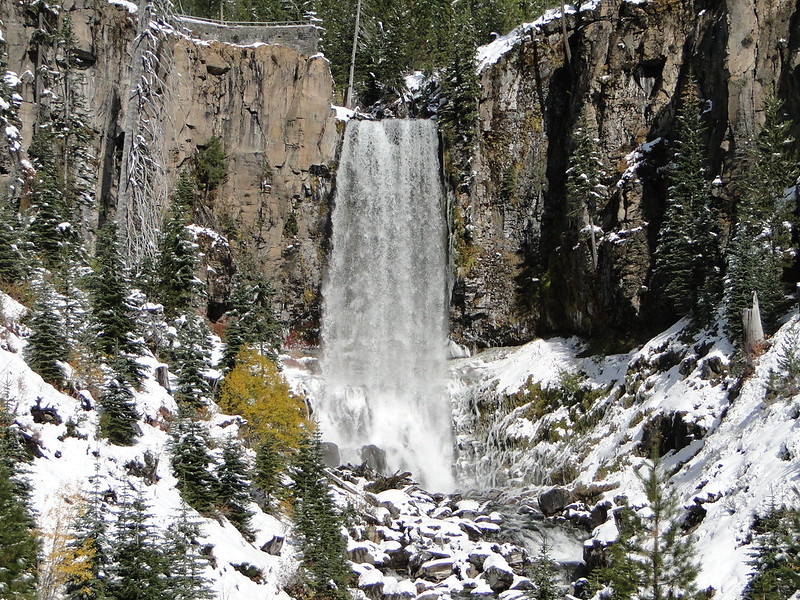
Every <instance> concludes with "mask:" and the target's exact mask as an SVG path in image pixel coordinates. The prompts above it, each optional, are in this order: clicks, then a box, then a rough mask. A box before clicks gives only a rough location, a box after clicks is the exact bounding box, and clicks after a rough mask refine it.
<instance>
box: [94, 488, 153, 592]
mask: <svg viewBox="0 0 800 600" xmlns="http://www.w3.org/2000/svg"><path fill="white" fill-rule="evenodd" d="M118 507H119V512H118V513H117V519H116V522H115V527H114V532H115V536H114V543H113V545H112V548H111V564H110V565H109V573H108V579H107V590H108V591H107V594H108V597H109V598H113V599H114V600H161V599H162V598H163V597H164V595H163V593H164V591H165V589H166V587H167V585H166V559H165V556H164V554H163V553H162V551H161V550H160V546H161V539H160V536H159V535H157V533H156V531H155V529H154V528H153V526H152V525H151V524H150V519H151V515H150V514H149V512H148V507H147V505H146V503H145V501H144V499H143V497H142V496H141V494H139V495H137V497H131V496H130V493H129V492H123V494H121V497H120V501H119V504H118Z"/></svg>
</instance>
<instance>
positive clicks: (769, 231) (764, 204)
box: [725, 90, 800, 337]
mask: <svg viewBox="0 0 800 600" xmlns="http://www.w3.org/2000/svg"><path fill="white" fill-rule="evenodd" d="M764 116H765V122H764V126H763V127H762V128H761V131H760V132H759V133H758V135H757V136H756V138H755V140H753V141H752V142H751V144H750V146H749V148H748V151H747V163H746V164H745V165H744V169H743V171H744V179H743V181H742V194H741V197H740V199H739V203H738V205H737V208H736V220H737V222H736V224H735V226H734V233H733V236H732V239H731V243H730V245H729V247H728V250H727V255H726V258H727V262H728V272H727V276H726V279H725V299H726V316H727V326H728V331H729V332H730V334H731V335H732V336H735V337H740V336H741V332H742V322H741V319H742V310H743V309H744V308H746V307H747V306H748V305H749V304H750V300H751V298H752V294H753V292H757V294H758V299H759V303H760V305H761V314H762V316H763V318H764V324H765V329H767V330H774V328H775V326H776V324H777V320H778V317H779V314H780V311H781V309H782V303H783V300H784V294H783V284H782V282H781V278H782V275H783V269H784V267H785V266H786V265H787V261H788V260H789V259H790V257H791V255H792V251H791V235H792V231H791V225H790V224H791V223H792V221H793V219H792V213H793V212H794V210H795V206H796V202H797V201H796V197H795V196H796V194H795V193H792V194H787V193H786V192H787V190H788V189H789V188H792V187H793V186H794V185H795V183H796V181H797V177H798V174H799V173H800V170H798V164H797V157H796V155H795V154H794V152H793V151H792V146H793V144H794V138H793V137H792V135H791V131H790V130H791V126H792V123H791V121H789V120H788V119H787V118H786V115H785V113H784V108H783V103H782V102H781V100H780V99H779V98H778V97H777V94H776V93H775V91H774V90H773V92H772V93H771V94H770V95H769V96H767V98H766V99H765V100H764Z"/></svg>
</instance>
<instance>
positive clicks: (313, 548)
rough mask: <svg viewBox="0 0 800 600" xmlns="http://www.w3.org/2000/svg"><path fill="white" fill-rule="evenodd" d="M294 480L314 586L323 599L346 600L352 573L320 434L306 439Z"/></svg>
mask: <svg viewBox="0 0 800 600" xmlns="http://www.w3.org/2000/svg"><path fill="white" fill-rule="evenodd" d="M292 477H293V479H294V487H293V488H292V495H293V500H294V509H295V525H296V527H297V532H298V534H299V536H300V548H301V551H302V556H303V566H304V567H305V569H306V570H307V571H308V573H309V575H310V578H311V586H312V588H313V589H314V592H315V593H316V595H317V596H319V597H322V598H331V599H333V598H336V599H340V598H346V597H347V589H346V588H347V582H348V579H349V577H350V572H349V568H348V566H347V562H346V560H345V542H344V538H343V536H342V531H341V529H342V520H341V517H340V515H339V514H338V513H337V512H336V509H335V507H334V504H333V499H332V498H331V496H330V487H329V486H328V480H327V478H326V477H325V466H324V463H323V458H322V441H321V438H320V435H319V433H315V434H313V435H307V436H306V437H305V439H304V441H303V443H302V445H301V446H300V450H299V452H298V453H297V457H296V460H295V463H294V465H293V469H292Z"/></svg>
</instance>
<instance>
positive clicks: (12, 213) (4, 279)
mask: <svg viewBox="0 0 800 600" xmlns="http://www.w3.org/2000/svg"><path fill="white" fill-rule="evenodd" d="M24 250H25V242H24V226H23V224H22V218H21V216H20V214H19V211H18V210H17V204H16V202H13V201H12V200H10V199H8V198H0V285H2V286H3V289H5V290H6V291H8V290H9V289H11V286H18V285H20V284H22V282H23V281H24V279H25V278H26V277H27V275H28V261H27V260H26V258H25V254H24Z"/></svg>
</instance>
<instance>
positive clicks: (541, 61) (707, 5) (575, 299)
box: [452, 0, 800, 346]
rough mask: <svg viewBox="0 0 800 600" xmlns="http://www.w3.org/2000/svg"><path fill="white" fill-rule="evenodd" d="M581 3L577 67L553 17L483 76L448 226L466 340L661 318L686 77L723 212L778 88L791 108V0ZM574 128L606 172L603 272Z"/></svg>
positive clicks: (637, 325) (795, 38)
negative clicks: (572, 192)
mask: <svg viewBox="0 0 800 600" xmlns="http://www.w3.org/2000/svg"><path fill="white" fill-rule="evenodd" d="M590 4H591V6H590V5H585V6H584V10H581V11H579V12H577V13H568V15H567V25H568V43H569V49H570V54H571V59H572V60H571V62H570V61H567V59H566V58H565V49H564V43H563V37H562V34H561V23H560V20H559V19H557V18H556V19H551V20H547V19H545V20H540V22H539V23H538V25H537V26H534V27H530V26H529V27H526V28H524V29H523V30H522V31H521V32H520V33H518V35H517V38H518V39H517V42H516V45H514V46H513V48H511V49H510V50H508V51H506V52H505V53H503V54H502V55H501V56H500V57H499V58H496V57H495V58H496V60H494V62H493V61H492V60H489V59H487V60H486V61H485V62H486V64H485V65H484V67H483V69H482V71H481V83H482V89H483V96H482V98H481V101H480V114H481V126H482V138H481V141H480V144H479V148H478V150H477V153H476V156H475V160H474V163H473V165H474V172H475V185H474V187H473V190H472V192H471V193H470V194H461V195H459V197H458V199H457V204H458V207H457V211H456V222H457V227H456V230H457V232H458V226H459V225H460V226H461V227H463V229H464V231H467V232H468V235H469V237H470V238H471V241H472V244H471V248H472V252H473V254H472V255H471V256H470V257H469V260H468V261H466V264H463V263H462V264H461V265H460V273H459V275H460V277H459V278H458V280H457V282H456V286H455V292H454V298H453V309H452V316H453V322H454V330H455V332H456V335H457V336H460V337H461V338H462V339H463V340H464V341H465V342H468V343H472V344H475V345H479V346H482V345H496V344H508V343H516V342H520V341H523V340H526V339H530V338H531V337H532V336H533V335H534V334H536V333H544V332H548V331H560V332H569V333H580V334H595V335H601V336H602V335H603V334H604V333H606V332H607V331H609V330H613V331H614V336H615V337H619V336H620V334H622V335H623V336H624V335H626V334H630V333H632V332H645V331H649V330H650V329H651V327H652V326H655V325H659V323H658V320H659V318H661V319H663V318H664V316H662V315H659V314H658V311H657V309H656V307H655V300H656V299H654V298H653V297H652V295H651V294H649V293H648V287H647V286H648V283H649V282H648V273H649V269H650V267H651V262H652V251H653V248H654V244H655V240H656V233H657V230H658V226H659V224H660V221H661V219H662V216H663V210H664V206H663V201H664V200H663V198H664V193H665V190H666V186H667V183H666V181H665V179H664V175H663V171H662V170H660V167H663V166H664V165H665V164H666V162H667V161H668V160H669V156H670V144H671V142H672V138H673V137H674V128H673V121H674V115H675V108H676V103H677V100H678V98H679V96H680V94H681V92H682V91H683V89H684V87H685V86H686V84H687V82H688V81H689V80H690V78H692V77H693V78H694V79H695V80H696V81H697V83H698V85H699V93H700V96H701V97H702V98H703V99H707V100H708V108H707V112H706V114H705V115H704V118H705V122H706V124H707V127H708V156H709V162H710V167H711V173H712V176H713V175H720V176H721V178H722V179H721V181H722V182H723V184H722V185H720V186H716V187H715V194H716V195H718V196H719V198H718V203H719V207H720V208H721V209H722V210H723V213H724V210H725V209H726V208H727V207H729V205H730V202H731V200H732V197H733V195H734V193H735V192H734V190H733V188H734V186H731V185H728V184H729V179H730V177H729V175H730V169H731V166H732V161H733V159H734V157H735V154H736V152H737V150H741V148H742V146H743V144H744V143H745V141H746V140H747V139H748V137H749V136H751V135H753V134H754V133H755V132H756V131H757V130H758V127H759V126H760V123H759V119H760V112H759V109H760V107H761V105H762V102H763V100H764V97H765V94H766V93H767V92H768V91H769V89H770V88H771V86H772V85H773V84H774V85H776V87H777V90H778V93H779V95H780V96H781V97H782V98H785V99H786V106H787V109H788V111H789V112H790V113H791V114H792V115H795V116H797V115H799V114H800V105H799V103H800V95H799V94H798V93H797V91H798V83H800V80H799V79H798V75H800V71H798V69H797V66H798V44H800V28H799V27H798V11H797V6H796V3H795V2H793V1H790V0H778V1H769V0H758V1H756V2H753V0H728V1H727V2H710V1H709V2H703V1H696V2H685V1H683V2H682V1H678V0H653V1H652V2H642V3H634V2H630V1H624V2H620V1H618V0H612V1H608V2H599V3H590ZM594 4H597V6H595V5H594ZM504 43H508V42H507V41H506V40H498V41H497V42H495V45H496V47H495V49H491V48H490V49H487V51H486V54H487V55H488V54H491V53H492V52H493V51H494V52H497V48H499V47H500V46H501V45H502V44H504ZM581 124H582V125H583V126H584V127H585V129H586V130H587V131H588V132H589V134H590V135H591V136H592V137H595V138H597V140H598V142H597V144H598V147H599V150H600V151H601V154H602V156H603V158H604V162H605V165H606V171H607V172H608V177H607V180H606V181H604V183H605V184H606V185H607V188H608V190H609V192H608V195H607V198H606V199H605V200H604V201H603V202H602V203H601V205H600V206H598V209H597V216H596V217H595V220H594V225H595V227H598V226H599V227H601V228H602V232H600V231H599V230H596V232H597V237H598V243H599V246H598V261H597V267H596V268H595V267H594V266H593V264H592V261H591V259H590V248H589V245H590V242H589V236H588V228H587V226H588V224H589V223H588V219H587V218H586V216H585V215H583V216H582V218H579V219H577V221H578V222H577V223H575V221H576V219H575V215H574V214H569V213H570V212H571V211H574V207H571V206H569V205H568V203H567V201H566V199H565V189H564V188H565V171H566V168H567V163H568V160H569V154H570V152H571V149H572V147H573V142H574V136H575V131H576V129H577V128H578V127H579V125H581ZM459 219H462V222H461V223H459ZM671 317H672V316H671V315H666V318H671Z"/></svg>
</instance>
